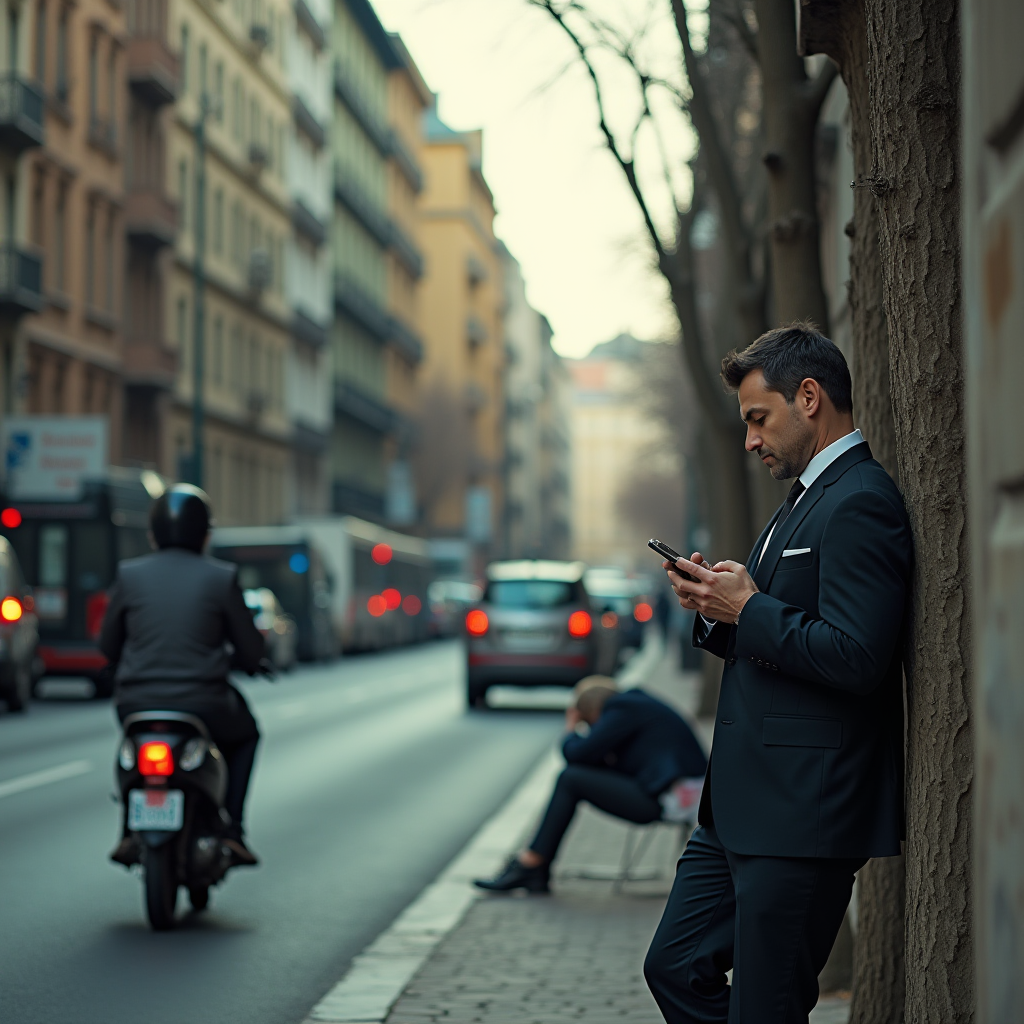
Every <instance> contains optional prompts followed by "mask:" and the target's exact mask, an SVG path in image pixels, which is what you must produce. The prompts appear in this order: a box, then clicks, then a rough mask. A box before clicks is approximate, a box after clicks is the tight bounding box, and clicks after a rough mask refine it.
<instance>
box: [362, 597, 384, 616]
mask: <svg viewBox="0 0 1024 1024" xmlns="http://www.w3.org/2000/svg"><path fill="white" fill-rule="evenodd" d="M366 610H367V611H368V612H369V613H370V614H371V615H372V616H373V617H374V618H375V619H379V618H380V617H381V616H382V615H383V614H384V613H385V612H386V611H387V610H388V603H387V601H385V600H384V597H383V596H382V595H381V594H374V595H373V597H371V598H370V599H369V600H368V601H367V602H366Z"/></svg>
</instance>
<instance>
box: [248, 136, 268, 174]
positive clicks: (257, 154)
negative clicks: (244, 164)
mask: <svg viewBox="0 0 1024 1024" xmlns="http://www.w3.org/2000/svg"><path fill="white" fill-rule="evenodd" d="M268 163H270V153H269V152H267V147H266V146H264V145H263V143H262V142H250V143H249V166H250V167H251V168H252V169H253V171H255V172H256V173H257V174H259V173H260V171H262V170H263V168H264V167H266V166H267V164H268Z"/></svg>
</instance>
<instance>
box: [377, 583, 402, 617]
mask: <svg viewBox="0 0 1024 1024" xmlns="http://www.w3.org/2000/svg"><path fill="white" fill-rule="evenodd" d="M380 596H381V597H383V598H384V603H385V604H386V605H387V609H388V611H389V612H393V611H394V610H395V609H396V608H397V607H398V606H399V605H400V604H401V603H402V595H401V594H400V593H399V592H398V591H397V590H395V588H394V587H388V589H387V590H382V591H381V592H380Z"/></svg>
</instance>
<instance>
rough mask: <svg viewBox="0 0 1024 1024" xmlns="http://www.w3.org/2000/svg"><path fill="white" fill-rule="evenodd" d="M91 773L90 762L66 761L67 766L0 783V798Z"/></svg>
mask: <svg viewBox="0 0 1024 1024" xmlns="http://www.w3.org/2000/svg"><path fill="white" fill-rule="evenodd" d="M91 771H92V762H91V761H68V763H67V764H59V765H57V766H56V767H55V768H44V769H43V770H42V771H39V772H29V774H28V775H19V776H18V777H17V778H15V779H8V780H7V781H6V782H0V798H2V797H5V796H13V795H14V794H15V793H24V792H25V790H27V789H35V788H36V787H38V786H48V785H49V784H50V783H51V782H61V781H63V780H64V779H73V778H75V776H77V775H85V773H86V772H91Z"/></svg>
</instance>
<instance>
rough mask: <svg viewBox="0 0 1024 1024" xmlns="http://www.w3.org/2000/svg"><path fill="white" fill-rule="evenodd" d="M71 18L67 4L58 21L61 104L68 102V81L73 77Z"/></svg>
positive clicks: (58, 79)
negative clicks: (70, 56)
mask: <svg viewBox="0 0 1024 1024" xmlns="http://www.w3.org/2000/svg"><path fill="white" fill-rule="evenodd" d="M70 17H71V8H70V7H69V6H68V5H67V4H65V5H64V6H63V7H61V9H60V18H59V19H58V20H57V85H56V88H55V90H54V91H55V92H56V94H57V99H58V100H59V101H60V102H61V103H67V101H68V80H69V78H70V76H71V69H70V68H69V67H68V20H69V19H70Z"/></svg>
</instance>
